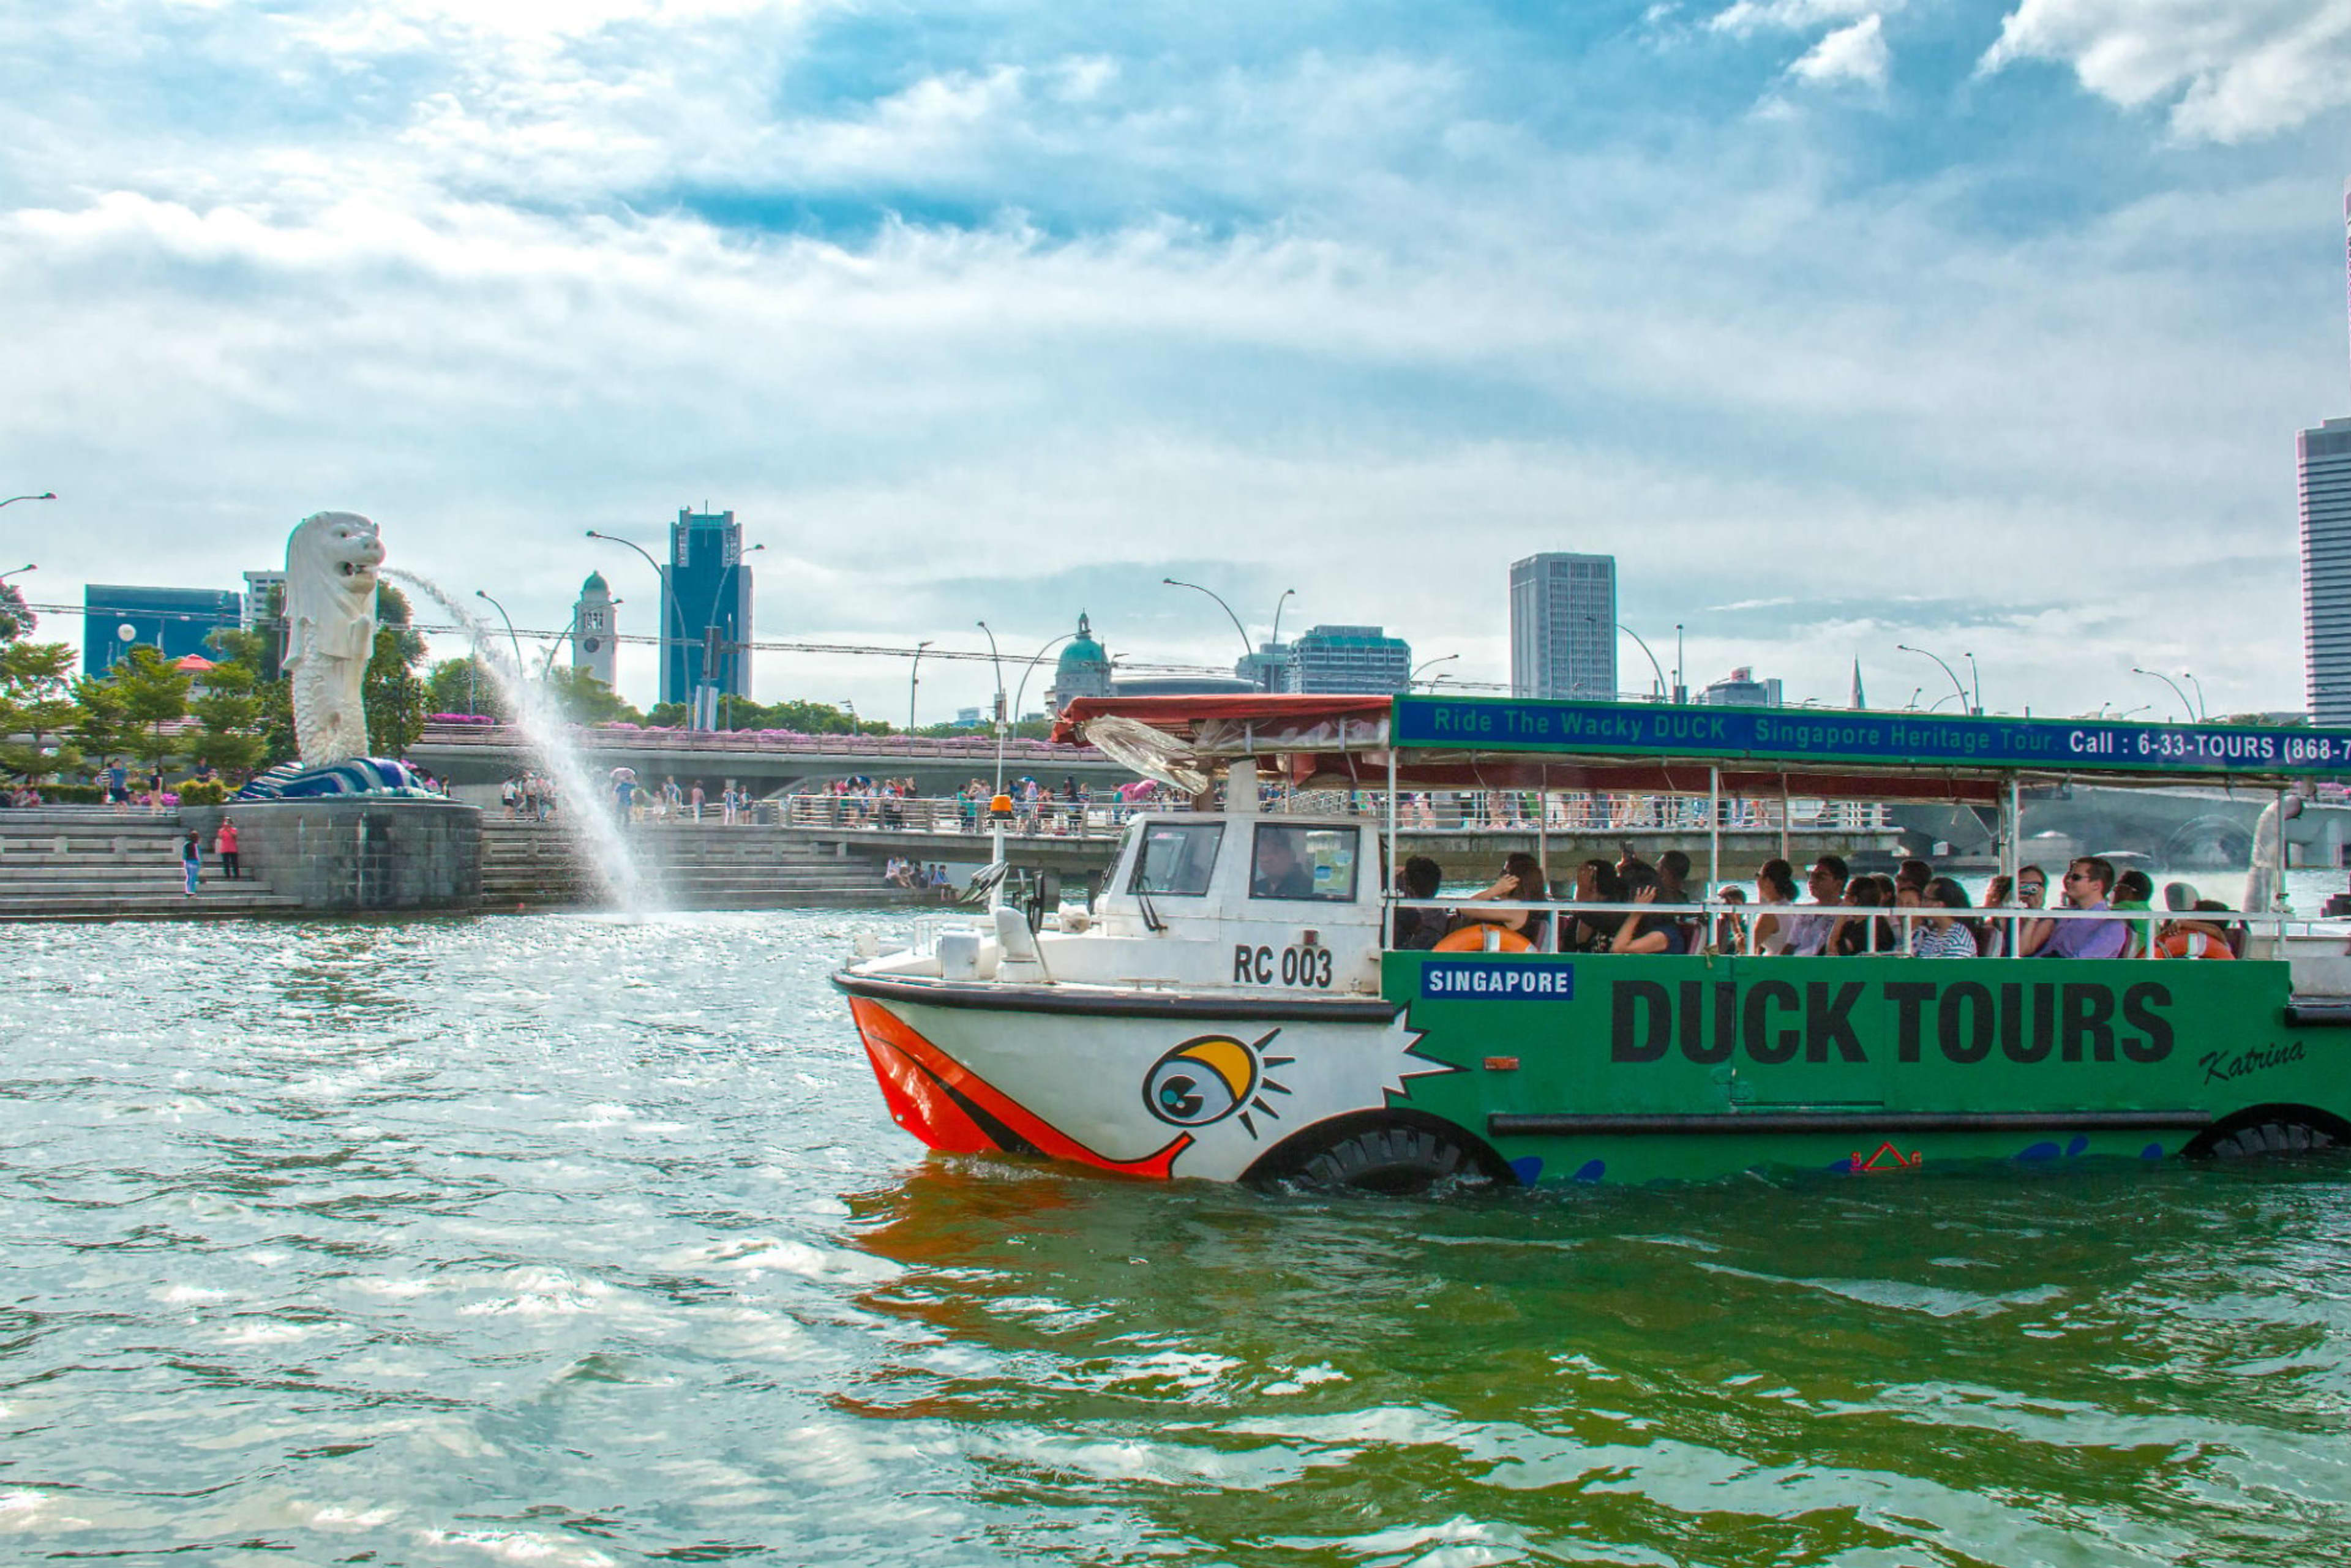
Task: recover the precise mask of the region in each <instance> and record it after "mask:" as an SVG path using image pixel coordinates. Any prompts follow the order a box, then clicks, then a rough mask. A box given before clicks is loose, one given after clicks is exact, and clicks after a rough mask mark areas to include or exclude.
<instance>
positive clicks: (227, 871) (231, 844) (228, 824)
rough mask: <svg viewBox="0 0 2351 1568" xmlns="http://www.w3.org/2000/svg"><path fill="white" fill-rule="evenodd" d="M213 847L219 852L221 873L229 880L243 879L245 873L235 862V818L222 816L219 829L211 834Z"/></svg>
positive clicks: (237, 880)
mask: <svg viewBox="0 0 2351 1568" xmlns="http://www.w3.org/2000/svg"><path fill="white" fill-rule="evenodd" d="M213 848H214V850H215V851H217V852H219V854H220V862H221V875H222V876H224V877H225V878H227V879H228V880H229V881H231V882H239V881H242V880H243V879H244V876H245V873H243V872H242V871H240V870H239V869H238V868H237V863H236V819H235V818H234V817H223V818H222V819H221V822H220V831H218V832H216V833H214V835H213Z"/></svg>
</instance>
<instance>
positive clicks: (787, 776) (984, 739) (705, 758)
mask: <svg viewBox="0 0 2351 1568" xmlns="http://www.w3.org/2000/svg"><path fill="white" fill-rule="evenodd" d="M571 736H572V738H573V740H574V741H576V742H577V743H578V745H579V747H580V753H581V755H582V756H583V757H585V758H586V759H587V762H588V765H589V767H590V768H593V769H595V770H596V771H598V772H599V773H601V772H602V771H604V770H605V769H607V768H635V769H636V770H637V781H638V782H639V783H640V784H643V785H645V786H647V787H649V788H653V789H658V788H660V786H661V782H662V780H663V779H676V780H677V783H678V788H679V789H691V788H693V787H694V785H695V782H696V781H697V780H698V781H700V783H701V784H702V786H703V788H704V789H705V791H707V792H708V793H709V794H710V795H711V796H713V797H714V798H715V797H716V795H717V793H718V792H719V790H720V789H724V788H725V787H726V785H727V784H728V783H733V784H735V785H737V786H739V787H741V788H743V789H748V790H750V791H751V793H752V794H754V795H756V796H760V797H767V796H774V795H784V794H789V793H791V792H792V791H794V790H796V789H805V788H807V787H809V786H813V785H821V784H824V783H828V782H830V781H831V780H832V779H847V778H851V777H853V776H855V775H859V774H862V775H864V776H866V777H868V778H874V779H906V778H911V779H914V784H915V787H916V788H917V789H920V790H921V791H922V792H923V793H925V794H926V795H947V794H952V793H954V792H955V791H956V790H957V789H961V788H963V786H964V785H966V784H967V783H969V782H970V781H971V780H972V779H985V780H987V782H988V783H990V784H993V783H994V782H995V779H996V740H995V737H992V736H974V737H970V738H964V737H956V738H954V739H939V738H935V737H925V736H894V735H893V736H880V735H859V736H849V735H788V734H784V733H782V732H779V731H761V730H732V731H728V730H718V731H703V730H684V729H637V728H632V727H605V726H601V725H599V726H586V727H577V728H574V729H573V730H572V731H571ZM408 759H409V760H410V761H412V762H413V763H416V764H417V765H418V766H420V767H422V768H426V769H428V770H429V771H431V772H432V773H433V774H434V776H435V777H436V778H439V779H444V780H446V781H447V782H449V783H451V784H454V785H482V784H496V783H497V782H498V781H499V780H501V779H510V778H512V777H514V776H515V775H516V774H517V773H522V772H526V771H528V769H530V768H535V767H537V766H538V761H537V758H535V757H534V756H533V755H532V753H531V749H530V747H529V745H528V742H527V741H525V740H524V738H523V736H522V732H521V731H520V730H519V729H517V727H514V726H512V725H504V724H486V725H454V724H451V725H444V724H436V725H430V726H428V727H426V728H425V731H424V736H423V739H421V740H419V741H418V742H417V743H416V744H415V745H414V746H412V747H409V748H408ZM1024 774H1026V775H1029V776H1032V777H1034V778H1036V779H1038V780H1040V782H1042V783H1045V784H1048V785H1058V784H1060V783H1061V780H1062V779H1065V778H1074V779H1078V780H1079V781H1080V782H1081V783H1084V784H1087V785H1089V786H1091V787H1092V789H1093V792H1094V793H1095V794H1097V795H1099V794H1104V793H1106V792H1107V791H1108V789H1109V787H1111V786H1113V785H1116V784H1123V783H1124V782H1126V781H1127V780H1129V779H1133V778H1134V773H1133V772H1132V771H1131V770H1129V769H1127V768H1122V767H1120V766H1119V765H1118V764H1117V763H1115V762H1113V761H1112V760H1111V759H1110V758H1106V757H1104V756H1103V755H1102V753H1101V752H1099V751H1096V750H1095V749H1093V747H1090V746H1055V745H1053V744H1052V743H1050V741H1043V740H1016V739H1008V740H1006V741H1005V743H1004V777H1005V778H1006V779H1019V778H1020V777H1021V776H1022V775H1024Z"/></svg>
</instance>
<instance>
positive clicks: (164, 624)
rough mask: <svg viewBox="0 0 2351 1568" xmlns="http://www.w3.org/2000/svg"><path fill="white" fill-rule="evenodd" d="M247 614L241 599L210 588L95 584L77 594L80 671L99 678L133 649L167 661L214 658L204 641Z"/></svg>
mask: <svg viewBox="0 0 2351 1568" xmlns="http://www.w3.org/2000/svg"><path fill="white" fill-rule="evenodd" d="M244 612H245V596H244V595H243V594H241V593H235V592H227V591H214V590H212V589H209V588H128V587H124V586H122V585H120V584H119V583H110V582H93V583H90V584H89V586H88V587H86V588H84V589H83V590H82V594H81V617H82V620H81V667H82V673H83V674H90V675H102V674H106V672H107V671H109V670H110V669H112V668H114V666H115V665H117V664H120V663H121V662H122V659H123V656H124V655H125V654H127V653H130V652H131V644H132V643H145V644H146V645H147V646H149V647H151V648H160V649H162V652H163V657H165V658H166V659H184V658H186V657H187V656H188V655H189V654H190V653H202V654H203V655H204V657H205V658H207V659H211V658H217V657H218V656H219V654H218V652H217V651H216V650H215V649H214V648H213V647H212V646H211V644H209V643H206V642H205V641H204V639H205V638H207V637H209V636H211V635H212V634H213V633H214V632H215V631H218V630H219V629H220V628H222V627H224V626H225V627H228V628H229V629H231V630H232V631H233V630H235V627H236V625H237V623H238V622H239V620H240V619H241V618H242V617H243V615H244Z"/></svg>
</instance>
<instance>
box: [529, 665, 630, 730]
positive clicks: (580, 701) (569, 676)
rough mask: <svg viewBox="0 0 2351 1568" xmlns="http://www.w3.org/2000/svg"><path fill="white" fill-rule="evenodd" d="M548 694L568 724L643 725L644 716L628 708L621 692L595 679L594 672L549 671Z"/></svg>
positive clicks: (574, 669)
mask: <svg viewBox="0 0 2351 1568" xmlns="http://www.w3.org/2000/svg"><path fill="white" fill-rule="evenodd" d="M547 694H548V697H549V702H550V704H551V705H552V706H553V707H554V709H555V711H556V712H557V713H558V714H559V715H560V716H562V717H563V719H564V720H565V722H567V723H569V724H602V723H604V722H605V721H607V720H609V719H626V720H628V721H629V722H630V723H632V724H642V723H643V722H644V715H643V714H641V713H639V712H638V711H637V710H636V709H635V708H633V707H632V706H629V704H628V702H627V701H626V700H625V699H623V698H622V696H621V695H620V694H619V693H618V692H615V691H614V690H613V689H612V688H611V687H610V686H608V685H605V684H604V683H603V682H602V681H601V680H598V679H597V678H596V674H595V672H594V671H592V670H583V669H579V668H571V669H557V670H549V672H548V673H547Z"/></svg>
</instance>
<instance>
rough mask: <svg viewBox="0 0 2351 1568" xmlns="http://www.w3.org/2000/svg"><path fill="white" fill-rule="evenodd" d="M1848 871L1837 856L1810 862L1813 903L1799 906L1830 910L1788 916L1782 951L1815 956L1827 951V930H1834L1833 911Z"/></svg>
mask: <svg viewBox="0 0 2351 1568" xmlns="http://www.w3.org/2000/svg"><path fill="white" fill-rule="evenodd" d="M1846 875H1847V873H1846V871H1845V864H1844V859H1843V858H1842V857H1841V856H1837V855H1823V856H1822V857H1821V858H1820V859H1819V860H1817V861H1815V862H1813V874H1812V879H1811V882H1810V883H1809V885H1810V886H1811V888H1812V892H1813V902H1812V903H1810V904H1804V905H1802V906H1801V907H1802V908H1803V909H1805V910H1807V911H1829V912H1830V913H1826V914H1817V913H1807V914H1803V915H1790V916H1789V917H1788V921H1787V927H1788V940H1787V944H1786V946H1784V947H1783V948H1782V951H1783V952H1788V953H1795V954H1802V955H1803V956H1807V957H1817V956H1819V955H1821V954H1822V953H1823V952H1825V951H1827V949H1828V945H1829V933H1830V932H1832V931H1834V930H1835V929H1836V924H1837V921H1838V919H1839V916H1838V915H1836V914H1835V913H1834V911H1835V910H1836V909H1838V908H1840V907H1842V906H1843V904H1844V884H1845V877H1846Z"/></svg>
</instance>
